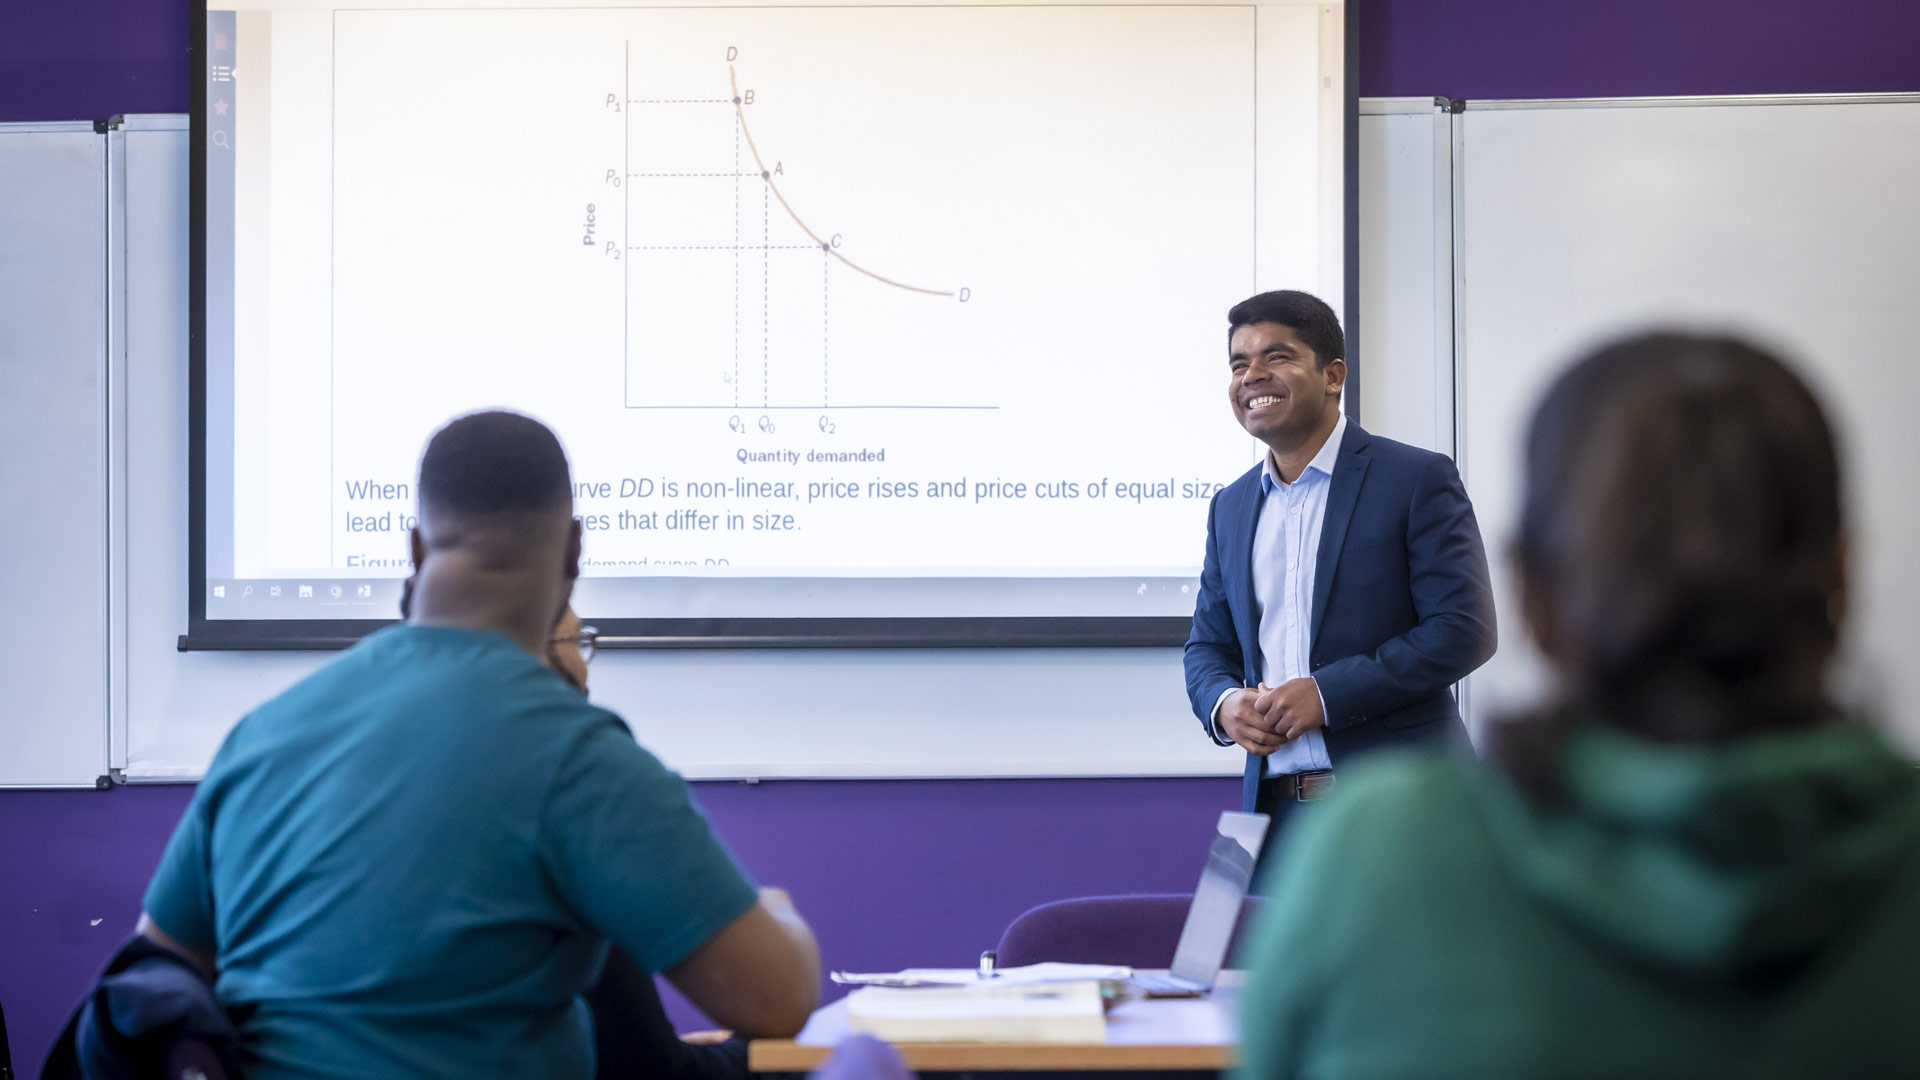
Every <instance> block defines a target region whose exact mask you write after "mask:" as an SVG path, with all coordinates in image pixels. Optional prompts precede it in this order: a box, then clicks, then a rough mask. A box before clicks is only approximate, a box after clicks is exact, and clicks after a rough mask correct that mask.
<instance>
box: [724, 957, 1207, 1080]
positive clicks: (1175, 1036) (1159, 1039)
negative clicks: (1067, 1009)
mask: <svg viewBox="0 0 1920 1080" xmlns="http://www.w3.org/2000/svg"><path fill="white" fill-rule="evenodd" d="M1221 974H1222V979H1221V982H1222V984H1223V985H1221V986H1220V987H1218V988H1216V989H1215V990H1214V992H1213V993H1212V994H1210V995H1208V996H1207V997H1203V998H1148V999H1145V1000H1141V1001H1128V1002H1125V1003H1123V1004H1121V1005H1118V1006H1116V1007H1115V1008H1114V1009H1113V1011H1112V1012H1110V1013H1108V1014H1107V1041H1106V1043H1104V1044H1100V1045H1095V1044H1073V1043H896V1044H895V1045H896V1046H898V1047H899V1050H900V1053H901V1054H902V1055H903V1056H904V1057H905V1058H906V1059H907V1064H908V1065H909V1066H911V1067H912V1068H913V1069H915V1070H918V1071H923V1072H994V1071H1005V1070H1012V1069H1020V1070H1054V1069H1059V1070H1113V1069H1134V1070H1148V1069H1153V1070H1167V1069H1186V1070H1198V1069H1227V1068H1231V1067H1232V1066H1233V1064H1234V1061H1235V1059H1236V1056H1237V1055H1236V1051H1237V1050H1238V1048H1239V1045H1238V1044H1239V1041H1240V1039H1239V1024H1238V1020H1237V1018H1236V1013H1237V1005H1238V998H1239V995H1238V993H1237V988H1238V985H1239V980H1238V979H1229V978H1227V976H1229V975H1239V974H1240V973H1239V972H1222V973H1221ZM846 1034H847V999H846V998H841V999H840V1000H839V1001H836V1002H834V1003H833V1004H831V1005H827V1006H824V1007H822V1008H821V1009H820V1010H819V1011H818V1012H816V1013H814V1014H813V1018H812V1019H811V1020H809V1021H807V1026H806V1030H804V1031H802V1032H801V1033H800V1034H799V1035H798V1036H797V1037H795V1038H792V1039H755V1040H754V1041H753V1042H752V1043H750V1044H749V1045H748V1047H747V1064H748V1067H749V1068H751V1069H752V1070H753V1071H754V1072H805V1071H806V1070H808V1069H812V1068H816V1067H818V1066H819V1064H820V1063H821V1062H823V1061H825V1060H826V1059H827V1056H828V1055H829V1054H831V1053H832V1052H833V1048H834V1047H835V1046H836V1045H838V1044H839V1042H840V1040H841V1039H843V1038H845V1037H846Z"/></svg>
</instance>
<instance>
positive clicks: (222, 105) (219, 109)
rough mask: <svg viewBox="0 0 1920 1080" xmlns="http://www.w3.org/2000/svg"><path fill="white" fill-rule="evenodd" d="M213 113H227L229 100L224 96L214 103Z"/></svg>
mask: <svg viewBox="0 0 1920 1080" xmlns="http://www.w3.org/2000/svg"><path fill="white" fill-rule="evenodd" d="M213 115H215V116H225V115H227V102H226V99H225V98H222V99H221V100H219V101H216V102H214V103H213Z"/></svg>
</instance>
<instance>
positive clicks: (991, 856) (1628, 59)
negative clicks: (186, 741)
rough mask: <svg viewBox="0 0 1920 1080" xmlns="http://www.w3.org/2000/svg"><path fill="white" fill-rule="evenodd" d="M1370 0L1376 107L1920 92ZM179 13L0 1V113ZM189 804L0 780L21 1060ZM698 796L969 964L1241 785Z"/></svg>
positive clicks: (884, 955)
mask: <svg viewBox="0 0 1920 1080" xmlns="http://www.w3.org/2000/svg"><path fill="white" fill-rule="evenodd" d="M1363 2H1365V3H1366V4H1367V6H1366V7H1365V8H1364V9H1363V13H1362V19H1361V40H1360V42H1359V49H1360V91H1361V93H1362V94H1365V95H1367V96H1400V95H1406V96H1430V95H1436V94H1443V95H1447V96H1450V97H1468V98H1498V97H1597V96H1615V95H1653V94H1728V93H1815V92H1856V91H1915V90H1920V48H1916V42H1920V5H1916V4H1914V3H1912V2H1911V0H1827V2H1825V3H1819V4H1810V3H1807V2H1806V0H1678V2H1676V0H1612V2H1610V3H1606V4H1561V3H1541V2H1539V0H1363ZM186 7H187V5H186V2H185V0H63V2H60V3H51V2H33V0H17V2H13V3H6V4H0V121H11V120H67V119H90V118H96V117H104V116H109V115H112V114H114V113H122V112H127V113H132V112H161V113H164V112H184V111H185V110H186V107H187V71H186V47H187V33H186V31H187V16H186ZM189 793H190V792H189V789H186V788H178V787H173V788H135V789H124V790H120V791H114V792H110V793H106V794H99V793H94V792H0V1004H4V1005H5V1006H6V1009H7V1013H8V1020H9V1026H10V1027H11V1028H12V1032H13V1045H14V1052H15V1057H16V1063H17V1064H18V1065H19V1066H21V1067H22V1068H23V1071H24V1070H27V1069H32V1068H34V1067H36V1065H37V1063H38V1061H39V1059H40V1056H41V1055H42V1053H43V1052H44V1050H45V1047H46V1045H47V1043H48V1042H49V1040H51V1038H52V1036H53V1034H54V1031H55V1028H56V1026H57V1024H58V1022H59V1020H60V1019H61V1017H62V1016H63V1015H64V1013H65V1011H66V1009H67V1008H68V1006H69V1005H70V1003H71V1002H72V1001H73V1000H74V999H75V997H76V996H77V995H78V994H79V993H80V991H81V989H82V988H83V987H84V986H85V984H86V982H87V980H88V978H89V976H90V975H91V974H92V972H93V970H94V968H95V967H96V966H97V965H98V964H99V963H100V962H101V961H102V960H103V959H104V958H105V956H106V954H107V953H108V951H109V950H111V948H112V947H113V945H114V944H115V943H116V942H117V941H118V940H120V938H121V937H122V936H123V935H124V934H126V933H127V931H128V930H129V929H130V928H131V926H132V923H133V919H134V917H135V915H136V914H137V913H138V910H139V898H140V893H141V891H142V889H143V887H144V885H145V882H146V878H147V875H148V873H149V872H150V871H151V870H152V868H153V865H154V863H155V862H156V861H157V860H158V858H159V854H160V849H161V847H162V845H163V844H164V843H165V841H166V837H167V835H168V833H169V832H170V831H171V829H172V826H173V822H174V820H175V819H176V818H177V817H178V816H179V813H180V809H181V807H182V806H184V805H185V803H186V799H187V798H188V796H189ZM698 796H699V798H700V801H701V802H702V804H703V805H705V806H706V808H707V810H708V812H709V813H710V814H711V816H712V818H713V820H714V823H715V825H716V826H717V827H718V829H719V831H720V832H721V834H722V835H724V836H725V837H726V838H727V841H728V842H729V843H730V844H732V845H733V847H734V850H735V851H736V852H737V853H738V854H739V856H740V858H741V860H742V861H743V862H745V863H746V865H747V866H748V867H749V869H750V870H751V871H752V872H753V873H754V875H755V876H756V877H757V878H759V879H760V880H761V881H764V882H767V883H769V884H781V885H785V886H788V887H789V888H791V889H792V891H793V893H794V896H795V898H796V900H797V901H798V903H799V904H800V907H801V909H802V910H803V911H805V912H806V913H807V914H808V916H809V917H810V918H812V919H813V920H814V923H815V926H816V928H817V929H818V930H819V932H820V937H821V942H822V945H823V947H824V949H825V952H826V956H827V961H828V963H829V964H831V965H834V966H842V967H853V968H880V967H890V966H898V965H903V964H907V963H929V964H962V963H967V962H969V961H970V960H971V959H972V958H973V957H974V956H975V954H976V953H977V951H978V950H980V949H983V948H986V947H988V946H990V945H991V944H992V943H993V942H994V941H995V940H997V939H998V936H999V933H1000V931H1001V929H1003V928H1004V927H1005V925H1006V923H1007V922H1008V921H1009V920H1010V919H1011V918H1012V917H1013V916H1014V915H1016V914H1018V913H1019V912H1020V911H1022V910H1024V909H1025V908H1026V907H1028V906H1030V905H1032V904H1034V903H1037V902H1039V901H1043V900H1048V899H1054V898H1058V897H1062V896H1070V895H1083V894H1089V893H1098V892H1110V891H1130V890H1167V891H1176V890H1184V889H1188V888H1191V886H1192V880H1193V878H1194V876H1195V874H1196V871H1197V869H1198V863H1197V859H1196V852H1197V851H1198V850H1200V849H1199V847H1198V845H1200V844H1201V843H1202V842H1203V840H1204V837H1205V833H1206V829H1207V828H1208V824H1209V823H1210V821H1211V820H1212V817H1213V814H1214V813H1215V812H1216V811H1218V810H1219V809H1221V808H1223V807H1228V806H1231V805H1233V804H1234V803H1235V802H1236V800H1237V796H1238V781H1237V780H1229V779H1210V780H1056V781H1045V780H1027V781H1014V780H1004V781H925V782H901V781H852V782H844V783H795V782H785V783H783V782H771V783H765V784H761V785H758V786H746V785H739V784H701V785H698ZM1036 822H1047V823H1048V827H1046V828H1035V827H1034V824H1035V823H1036ZM96 920H97V922H96Z"/></svg>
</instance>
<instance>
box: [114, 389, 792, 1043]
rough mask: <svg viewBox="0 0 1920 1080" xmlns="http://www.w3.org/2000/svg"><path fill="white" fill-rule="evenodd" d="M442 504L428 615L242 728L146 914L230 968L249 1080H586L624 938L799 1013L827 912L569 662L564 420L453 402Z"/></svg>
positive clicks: (742, 1002)
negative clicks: (746, 844)
mask: <svg viewBox="0 0 1920 1080" xmlns="http://www.w3.org/2000/svg"><path fill="white" fill-rule="evenodd" d="M419 502H420V524H419V526H418V528H417V529H415V531H414V534H413V538H412V543H413V558H414V563H415V577H414V589H413V603H412V614H411V616H410V617H409V621H408V622H407V623H405V624H403V625H401V626H396V627H392V628H390V629H387V630H383V631H381V632H379V633H377V634H374V635H372V636H370V637H368V638H367V639H366V640H365V641H363V642H361V643H360V644H359V645H357V646H355V647H354V648H353V649H350V650H348V651H347V652H346V653H344V654H342V655H341V656H340V657H339V658H338V659H336V660H335V661H334V662H332V663H330V664H328V665H327V666H326V667H325V668H323V669H321V670H320V671H318V672H316V673H314V674H313V675H312V676H310V677H309V678H307V679H305V680H303V681H301V682H300V683H299V684H297V685H296V686H294V687H293V688H292V689H291V690H289V691H287V692H286V693H284V694H282V695H281V696H280V697H278V698H275V699H274V700H273V701H270V702H268V703H267V704H265V705H263V706H261V707H260V708H259V709H257V710H255V711H254V712H253V713H251V714H250V715H248V716H247V717H245V718H244V719H242V720H241V721H240V723H239V724H238V725H236V726H235V728H234V729H233V731H232V733H231V734H230V735H229V736H228V737H227V740H226V742H225V743H224V744H223V745H222V746H221V748H220V751H219V753H218V754H217V755H216V757H215V758H214V762H213V765H212V767H211V768H210V769H209V770H208V773H207V776H206V778H205V779H204V780H203V781H202V782H201V784H200V787H199V790H198V791H197V792H196V793H195V796H194V800H193V802H192V804H191V805H190V806H189V807H188V809H187V812H186V815H185V817H184V818H183V819H182V821H181V822H180V825H179V827H178V829H177V830H176V832H175V834H174V837H173V840H172V842H171V843H170V844H169V845H168V847H167V851H166V854H165V855H164V856H163V857H162V859H161V863H160V867H159V869H158V870H157V871H156V872H155V874H154V878H153V881H152V884H151V885H150V886H149V887H148V890H147V896H146V904H145V908H146V910H145V913H144V915H143V916H142V919H141V931H142V933H144V934H146V935H147V936H148V937H149V938H152V939H153V940H155V941H157V942H159V943H160V944H162V945H166V946H169V947H172V948H175V949H178V950H180V951H182V952H184V953H186V954H188V955H189V956H191V957H193V958H194V959H195V960H196V961H197V962H198V963H199V964H200V965H201V966H202V968H203V969H204V970H206V971H207V972H208V973H209V974H213V975H215V977H216V987H217V989H218V992H219V995H220V998H221V1001H222V1002H223V1003H224V1004H226V1005H227V1006H229V1008H230V1009H234V1010H236V1011H237V1014H238V1015H241V1016H243V1017H244V1020H243V1022H242V1025H241V1033H242V1038H243V1041H244V1043H245V1047H246V1050H247V1053H248V1055H249V1062H248V1074H247V1075H248V1076H249V1077H250V1078H255V1077H267V1078H272V1077H284V1076H320V1075H343V1076H344V1075H354V1076H399V1075H405V1076H446V1077H474V1076H541V1077H586V1076H589V1075H590V1074H591V1072H592V1069H593V1054H592V1038H591V1026H590V1021H589V1020H588V1015H587V1012H586V1010H585V1008H584V1007H583V1006H582V1004H581V1002H580V999H579V995H580V994H581V992H582V991H584V990H585V989H586V988H587V987H588V986H589V985H590V984H591V983H592V982H593V980H594V978H595V976H596V975H597V973H598V972H599V969H600V966H601V963H602V962H603V960H604V958H605V955H606V949H607V942H608V941H609V940H611V941H613V942H616V943H618V944H619V945H620V946H621V947H622V948H624V949H625V950H627V951H628V952H629V953H631V954H632V955H633V957H634V958H635V959H636V960H637V961H638V962H639V963H640V964H641V965H642V966H643V967H645V968H646V969H647V970H648V971H656V972H665V973H666V975H667V977H668V978H669V979H671V980H672V981H673V982H674V983H675V984H676V985H678V986H679V988H680V989H681V990H682V991H683V992H685V993H686V994H687V996H688V997H689V998H690V999H691V1000H692V1001H693V1002H694V1003H695V1004H696V1005H698V1006H700V1007H701V1008H702V1009H703V1010H705V1011H706V1012H707V1014H708V1015H710V1016H711V1017H713V1018H714V1019H715V1020H716V1021H718V1022H719V1023H721V1024H723V1025H725V1026H727V1027H730V1028H733V1029H734V1030H736V1031H739V1032H741V1033H743V1034H747V1035H786V1034H792V1033H794V1032H795V1031H797V1030H798V1029H799V1028H800V1026H801V1025H802V1024H803V1023H804V1022H805V1020H806V1018H807V1015H808V1014H809V1012H810V1011H811V1009H812V1007H813V1005H814V1003H815V1000H816V997H817V994H818V978H819V956H818V952H817V950H816V948H815V945H814V942H813V938H812V935H811V933H810V932H809V931H808V930H807V928H806V925H805V924H804V923H803V922H802V921H801V920H800V918H799V916H798V915H797V914H795V913H794V912H793V910H792V908H791V907H790V906H788V905H787V904H786V903H785V902H784V901H783V900H782V899H780V898H779V897H778V895H777V894H771V895H769V896H767V897H762V896H760V895H758V894H756V892H755V890H754V888H753V886H752V885H751V884H749V882H748V881H747V879H746V877H745V875H744V874H743V873H742V872H741V871H740V869H739V868H738V867H737V866H736V865H735V863H734V861H733V859H732V858H731V857H730V856H729V854H728V853H727V851H726V850H725V849H724V848H723V847H722V846H721V845H720V843H719V841H718V840H717V839H716V838H715V837H714V836H713V833H712V831H711V829H710V828H709V827H708V825H707V822H706V820H705V818H704V817H702V816H701V814H700V813H699V811H698V810H696V809H695V808H694V806H693V805H692V803H691V801H690V800H689V797H688V792H687V788H686V785H685V783H684V782H682V781H681V780H680V778H679V777H677V776H675V775H674V774H673V773H671V772H669V771H667V769H666V768H665V767H663V766H662V765H661V764H660V763H659V762H658V761H657V760H655V759H654V757H653V756H652V755H650V754H648V753H647V752H646V751H645V750H643V749H641V748H640V747H639V746H638V745H637V744H636V743H635V742H634V740H633V738H632V737H631V736H630V735H629V734H628V732H627V730H626V728H625V726H624V725H623V724H622V723H621V721H620V720H619V718H618V717H616V716H615V715H613V714H612V713H610V712H608V711H606V710H605V709H602V708H599V707H597V706H595V705H592V704H590V703H589V702H588V701H587V700H585V699H584V698H583V697H582V696H581V695H580V694H579V693H577V692H576V691H574V690H573V689H572V688H571V687H570V686H568V685H567V683H565V682H564V681H562V679H561V678H560V677H559V676H557V675H556V674H555V673H554V672H553V671H551V670H549V669H548V667H547V666H546V665H545V662H544V661H545V660H546V658H547V656H548V654H549V650H548V644H549V641H550V638H551V636H552V634H553V630H554V626H555V624H556V622H557V620H558V618H559V615H560V613H561V612H562V610H564V609H565V607H566V605H567V602H568V598H569V596H570V594H571V590H572V584H573V579H574V577H575V576H576V575H577V573H578V566H579V554H580V537H581V533H580V526H579V525H578V523H577V522H575V521H574V520H573V517H572V498H571V484H570V481H569V477H568V471H567V464H566V458H565V455H564V454H563V452H562V451H561V449H560V446H559V443H558V441H557V440H556V439H555V438H554V437H553V435H552V433H551V432H549V431H548V430H547V429H546V428H545V427H543V426H541V425H540V424H538V423H536V422H534V421H532V420H529V419H527V418H525V417H520V416H516V415H513V414H510V413H480V414H475V415H472V416H467V417H463V418H461V419H458V420H455V421H454V422H453V423H451V424H449V425H447V427H445V428H444V429H442V430H441V431H440V432H439V433H437V434H436V435H435V436H434V438H433V439H432V441H431V442H429V444H428V446H427V450H426V453H425V455H424V456H423V458H422V460H421V465H420V488H419Z"/></svg>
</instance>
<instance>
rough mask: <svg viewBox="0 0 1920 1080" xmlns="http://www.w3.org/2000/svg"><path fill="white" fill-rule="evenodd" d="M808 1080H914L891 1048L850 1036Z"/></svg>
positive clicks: (884, 1044) (911, 1072)
mask: <svg viewBox="0 0 1920 1080" xmlns="http://www.w3.org/2000/svg"><path fill="white" fill-rule="evenodd" d="M807 1080H913V1070H912V1069H909V1068H907V1061H906V1059H905V1058H903V1057H901V1056H900V1051H898V1050H895V1049H894V1048H893V1046H892V1045H891V1044H889V1043H884V1042H881V1041H880V1040H879V1039H876V1038H874V1037H873V1036H871V1035H849V1036H847V1037H846V1038H845V1039H843V1040H841V1042H840V1045H839V1046H836V1047H834V1048H833V1056H832V1057H830V1058H828V1059H827V1060H826V1063H825V1064H823V1065H821V1066H820V1067H819V1068H817V1069H815V1070H813V1072H811V1073H809V1074H808V1075H807Z"/></svg>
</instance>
